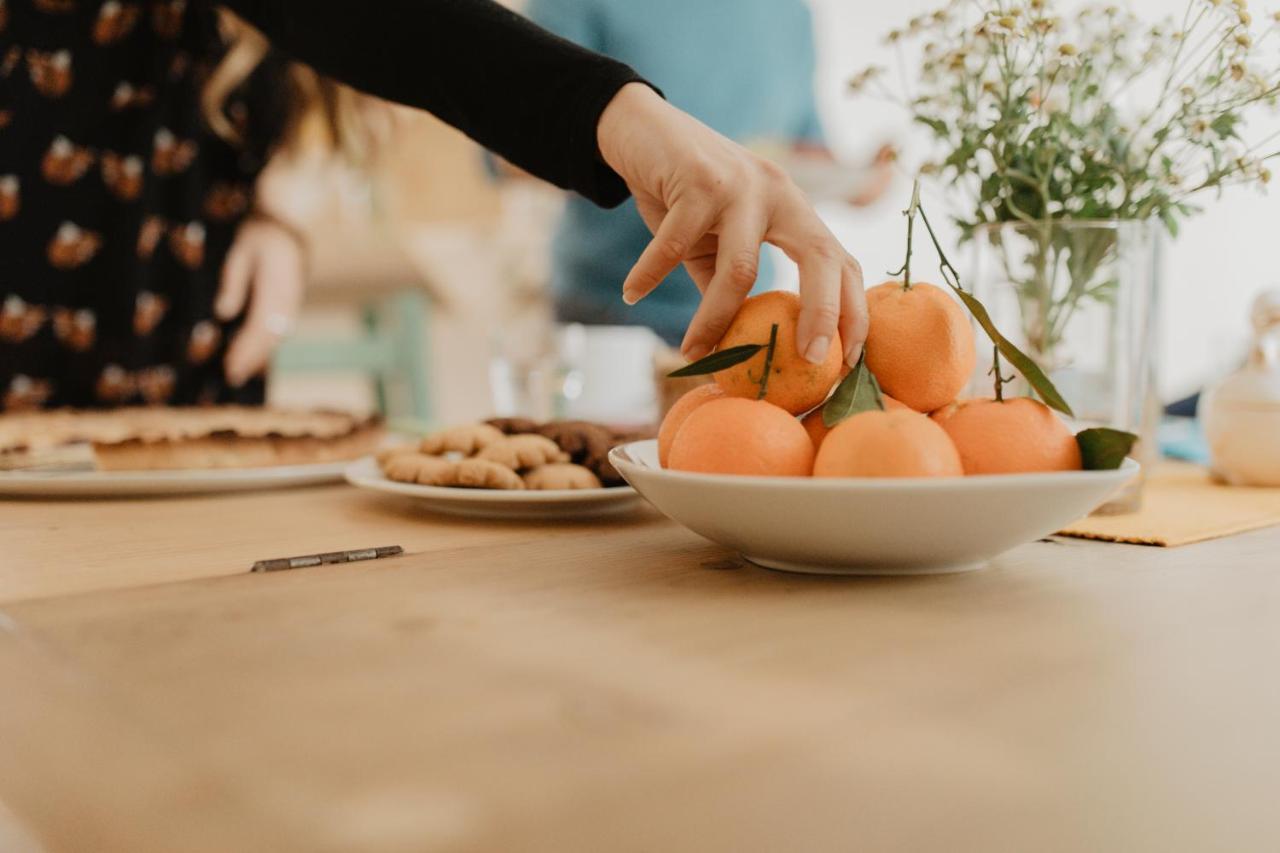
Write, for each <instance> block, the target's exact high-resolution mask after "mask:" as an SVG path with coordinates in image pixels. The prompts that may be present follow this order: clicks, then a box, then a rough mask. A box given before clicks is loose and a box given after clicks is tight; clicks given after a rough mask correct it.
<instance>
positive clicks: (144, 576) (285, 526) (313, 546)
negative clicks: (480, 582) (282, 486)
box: [0, 485, 658, 602]
mask: <svg viewBox="0 0 1280 853" xmlns="http://www.w3.org/2000/svg"><path fill="white" fill-rule="evenodd" d="M615 523H616V524H620V525H622V526H624V527H625V526H628V525H642V526H643V525H648V524H654V523H658V516H657V514H656V513H654V512H652V511H649V510H641V511H638V512H637V513H635V514H632V515H628V516H627V517H625V518H624V519H620V520H619V521H618V522H615ZM589 524H590V522H568V523H563V524H557V525H547V524H545V523H543V524H537V523H528V522H525V523H514V522H481V521H474V520H468V519H461V518H449V517H447V516H440V515H432V514H429V513H425V512H423V511H421V510H419V509H418V508H417V507H415V505H414V504H413V503H411V502H409V501H407V500H402V499H398V498H390V497H381V496H371V495H368V494H366V493H361V492H357V491H355V490H354V489H352V488H351V487H349V486H345V485H343V486H328V487H322V488H311V489H287V490H281V491H274V492H260V493H257V494H233V495H207V496H195V497H181V498H158V499H153V500H98V501H71V500H30V501H12V500H10V501H3V502H0V547H2V549H3V550H0V602H4V601H17V600H21V599H26V598H40V597H44V596H53V595H66V594H69V593H77V592H86V591H89V590H96V589H118V588H121V587H131V586H139V585H142V584H152V583H164V582H168V581H182V580H190V579H192V578H201V577H209V576H216V575H230V574H237V573H240V572H247V571H249V567H250V566H252V565H253V563H255V562H256V561H258V560H263V559H271V558H274V557H293V556H298V555H300V554H314V553H320V552H322V551H344V550H348V549H352V548H367V547H375V546H380V545H401V546H403V547H404V548H405V550H407V551H419V552H421V551H436V550H448V549H451V548H458V547H462V546H465V545H468V544H473V543H475V542H477V541H484V542H507V541H511V542H517V541H544V540H548V539H551V540H554V539H556V538H559V537H561V536H577V535H580V534H581V532H582V531H583V529H584V525H589Z"/></svg>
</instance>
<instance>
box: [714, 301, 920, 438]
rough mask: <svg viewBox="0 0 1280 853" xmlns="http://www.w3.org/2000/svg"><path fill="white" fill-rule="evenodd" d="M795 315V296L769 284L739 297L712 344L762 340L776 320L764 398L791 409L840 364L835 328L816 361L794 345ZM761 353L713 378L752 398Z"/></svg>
mask: <svg viewBox="0 0 1280 853" xmlns="http://www.w3.org/2000/svg"><path fill="white" fill-rule="evenodd" d="M799 318H800V297H798V296H796V295H795V294H794V293H789V292H786V291H782V290H773V291H769V292H768V293H761V294H758V295H756V296H752V297H751V298H749V299H748V300H747V301H746V302H744V303H742V307H741V308H739V309H738V313H737V314H736V315H734V318H733V321H732V322H731V323H730V324H729V329H728V331H726V332H725V333H724V337H723V338H721V339H720V343H719V345H718V346H717V349H728V348H729V347H735V346H740V345H742V344H767V343H768V342H769V330H770V328H771V327H772V326H773V324H775V323H776V324H777V325H778V339H777V343H776V344H775V346H774V352H773V362H772V364H771V366H770V370H769V385H768V389H767V392H766V394H765V397H764V399H765V400H768V401H769V402H770V403H773V404H774V405H777V406H781V407H782V408H784V409H786V410H787V411H788V412H790V413H791V414H793V415H798V414H801V413H802V412H807V411H809V410H810V409H812V408H813V407H814V406H816V405H818V404H819V403H821V402H822V401H823V400H825V399H827V394H828V393H830V391H831V388H832V386H833V385H835V384H836V382H838V381H839V380H840V373H841V368H842V367H843V365H844V355H843V353H844V349H843V347H842V346H841V343H840V335H839V334H837V335H835V336H834V338H832V341H831V345H830V347H828V349H827V355H826V358H824V359H823V361H822V363H821V364H813V363H811V362H809V361H807V360H806V359H805V358H804V356H803V355H801V354H800V353H799V352H798V351H797V350H796V323H797V321H798V320H799ZM766 357H767V352H766V351H765V350H761V351H760V352H758V353H756V355H754V356H753V357H751V358H749V359H747V360H746V361H744V362H742V363H741V364H737V365H734V366H733V367H731V368H729V369H728V370H722V371H720V372H719V373H717V374H716V375H715V377H716V383H717V384H719V386H720V387H721V388H723V389H724V392H725V393H726V394H728V395H729V396H731V397H748V398H751V399H754V398H755V397H756V395H757V394H758V393H759V392H760V383H759V380H760V378H761V374H762V372H763V371H764V363H765V359H766ZM944 402H945V401H944Z"/></svg>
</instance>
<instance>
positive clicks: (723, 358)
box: [667, 344, 768, 379]
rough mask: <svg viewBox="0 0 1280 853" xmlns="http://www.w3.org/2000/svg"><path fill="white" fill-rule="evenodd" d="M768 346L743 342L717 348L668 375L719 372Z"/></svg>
mask: <svg viewBox="0 0 1280 853" xmlns="http://www.w3.org/2000/svg"><path fill="white" fill-rule="evenodd" d="M766 346H768V344H743V345H742V346H737V347H729V348H728V349H722V350H717V351H716V352H713V353H711V354H710V355H705V356H703V357H702V358H700V359H698V360H697V361H695V362H694V363H693V364H686V365H685V366H684V367H682V368H680V369H679V370H673V371H671V372H670V373H668V374H667V376H668V377H669V378H671V379H677V378H679V377H681V376H705V375H706V374H708V373H719V372H720V371H721V370H728V369H729V368H730V367H733V366H734V365H735V364H742V362H744V361H746V360H747V359H749V358H751V357H752V356H753V355H755V354H756V353H758V352H760V350H762V349H764V348H765V347H766Z"/></svg>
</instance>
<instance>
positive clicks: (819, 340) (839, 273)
mask: <svg viewBox="0 0 1280 853" xmlns="http://www.w3.org/2000/svg"><path fill="white" fill-rule="evenodd" d="M596 134H597V140H598V143H599V146H600V153H601V156H603V157H604V160H605V162H606V163H608V164H609V166H610V167H612V168H613V170H614V171H615V172H617V173H618V174H619V175H621V176H622V179H623V180H624V181H626V183H627V186H628V187H630V189H631V192H632V194H633V195H634V196H635V199H636V205H637V207H638V208H639V210H640V215H641V216H642V217H644V220H645V222H646V224H648V226H649V229H650V230H651V231H653V233H654V237H653V241H652V242H651V243H650V244H649V246H648V248H646V249H645V251H644V253H643V254H642V255H641V256H640V259H639V260H638V261H637V262H636V264H635V266H634V267H632V269H631V272H630V274H629V275H628V276H627V279H626V281H625V282H624V283H623V286H622V298H623V299H624V300H626V301H627V302H628V303H635V302H637V301H639V300H640V299H643V298H644V297H645V296H646V295H647V294H648V293H649V292H650V291H652V290H653V289H654V288H655V287H657V286H658V284H659V283H660V282H661V281H662V279H663V278H665V277H666V275H667V273H669V272H671V270H673V269H675V267H676V265H677V264H680V263H683V264H684V265H685V269H687V270H688V271H689V274H690V276H692V277H693V280H694V282H695V283H697V285H698V288H699V289H700V290H701V291H702V294H703V295H702V304H701V305H700V306H699V307H698V311H697V313H696V314H695V315H694V318H693V322H692V323H691V324H690V325H689V331H688V333H687V334H686V335H685V338H684V343H683V344H682V346H681V350H682V352H683V353H684V356H685V357H686V358H689V359H697V358H701V357H702V356H704V355H706V354H707V353H709V352H710V351H711V350H712V348H713V347H714V346H715V345H716V343H718V342H719V340H720V338H721V337H723V336H724V333H725V330H726V329H728V327H729V323H730V321H732V319H733V315H734V314H735V313H736V312H737V310H738V307H739V306H740V305H741V304H742V302H743V300H744V299H746V297H747V294H748V293H749V292H750V290H751V287H752V285H754V284H755V280H756V271H757V269H758V266H759V260H760V245H761V243H772V244H773V245H775V246H777V247H778V248H780V249H782V251H784V252H786V253H787V255H788V257H790V258H791V259H792V260H793V261H795V262H796V264H798V265H799V267H800V300H801V305H802V308H801V312H800V321H799V328H798V329H797V330H796V345H797V348H798V349H799V351H800V354H801V355H803V356H804V357H805V358H806V359H808V360H810V361H814V362H819V361H821V360H822V356H823V355H824V354H825V353H826V352H827V350H828V348H829V347H830V344H831V339H832V336H833V335H834V333H835V332H836V330H837V329H839V332H840V338H841V340H842V341H843V343H844V355H845V360H846V361H847V362H848V363H849V364H851V365H852V364H854V363H855V362H856V361H857V360H858V356H859V355H860V354H861V352H862V342H863V341H864V340H865V339H866V336H867V307H866V299H865V297H864V295H863V290H862V269H861V267H859V266H858V262H857V261H856V260H854V259H853V257H852V256H850V255H849V253H848V252H846V251H845V250H844V248H843V247H842V246H841V245H840V243H839V241H837V240H836V238H835V237H834V236H833V235H832V233H831V232H830V231H829V230H828V229H827V227H826V225H824V224H823V223H822V221H821V220H820V219H819V218H818V215H817V214H816V213H815V212H814V210H813V208H812V207H811V206H810V205H809V203H808V201H807V200H806V199H805V198H804V195H803V194H802V193H801V192H800V190H799V189H798V188H796V186H795V185H794V184H793V183H792V182H791V180H790V179H789V178H788V177H787V176H786V174H785V173H784V172H783V171H782V169H780V168H779V167H778V166H776V165H774V164H773V163H770V162H769V161H767V160H764V159H761V158H760V157H757V156H755V155H754V154H752V153H751V152H749V151H747V150H746V149H745V148H743V147H742V146H740V145H737V144H736V143H734V142H732V141H730V140H728V139H726V138H724V137H723V136H721V135H720V134H718V133H716V132H715V131H713V130H711V129H710V128H708V127H707V126H706V125H703V124H702V123H700V122H698V121H697V120H696V119H694V118H692V117H691V116H689V115H686V114H685V113H683V112H681V111H680V110H678V109H676V108H675V107H672V106H671V105H669V104H668V103H667V102H666V101H664V100H663V99H662V98H661V97H659V96H658V95H657V94H656V93H655V92H654V91H653V90H652V89H650V88H649V87H648V86H645V85H643V84H639V83H632V84H629V85H627V86H624V87H623V88H622V89H621V90H619V92H618V94H617V95H615V96H614V98H613V100H612V101H610V102H609V105H608V106H607V107H606V108H605V111H604V113H603V114H602V115H601V116H600V123H599V125H598V127H597V131H596Z"/></svg>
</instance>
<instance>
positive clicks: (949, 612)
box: [0, 488, 1280, 853]
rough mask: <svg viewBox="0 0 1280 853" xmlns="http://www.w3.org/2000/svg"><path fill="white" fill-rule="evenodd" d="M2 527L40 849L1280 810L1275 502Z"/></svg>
mask: <svg viewBox="0 0 1280 853" xmlns="http://www.w3.org/2000/svg"><path fill="white" fill-rule="evenodd" d="M921 535H928V532H927V531H921ZM382 544H401V545H404V546H405V547H406V549H407V550H409V551H410V552H411V553H409V554H408V555H406V556H404V557H401V558H396V559H390V560H381V561H377V562H371V563H362V564H352V565H346V566H335V567H321V568H313V569H305V570H297V571H291V572H281V573H276V574H266V575H251V574H248V573H247V572H246V570H247V568H248V566H249V564H250V563H251V562H252V561H253V560H255V559H259V558H263V557H272V556H286V555H291V554H297V553H305V552H310V551H320V550H327V549H331V548H348V547H360V546H368V545H382ZM0 554H2V555H3V556H2V557H0V600H5V601H6V603H4V604H0V801H3V803H4V808H0V815H2V814H4V813H5V812H6V811H7V812H8V813H9V814H11V815H12V817H13V819H14V820H15V821H16V822H17V824H19V826H18V827H16V828H15V832H14V833H12V834H11V835H12V837H14V838H17V837H25V836H30V837H34V838H37V839H39V840H40V841H41V842H42V843H43V844H45V845H46V846H47V847H48V849H50V850H55V851H61V850H74V851H81V850H84V851H94V852H95V853H97V852H98V851H117V850H119V851H130V853H145V851H165V853H169V851H186V850H200V851H205V850H207V851H219V852H220V853H221V851H237V852H238V853H239V852H240V851H257V850H263V851H294V850H297V851H308V852H309V853H315V852H316V851H350V850H361V851H365V850H373V851H384V850H386V851H400V850H404V851H421V850H449V851H452V850H467V851H470V850H476V851H482V850H483V851H490V850H504V851H505V850H517V849H518V850H533V851H540V850H548V851H551V850H554V851H576V850H589V851H599V850H608V851H615V850H624V851H629V850H637V851H638V850H654V851H667V850H698V851H719V850H725V851H728V850H734V851H738V850H842V851H846V850H902V851H918V850H948V851H1029V850H1035V851H1057V850H1062V851H1082V850H1088V851H1093V850H1125V851H1147V850H1150V851H1162V853H1163V851H1182V850H1186V851H1193V850H1194V851H1211V850H1222V851H1254V850H1257V851H1262V850H1274V849H1276V846H1277V843H1278V841H1277V840H1278V839H1280V810H1277V809H1276V808H1275V801H1276V792H1277V791H1280V675H1278V672H1277V660H1278V659H1280V618H1278V617H1280V529H1272V530H1268V531H1260V532H1257V533H1253V534H1248V535H1243V536H1238V537H1234V538H1231V539H1225V540H1219V541H1216V542H1209V543H1205V544H1202V545H1196V546H1188V547H1185V548H1181V549H1177V550H1159V549H1153V548H1142V547H1136V546H1124V545H1107V544H1100V543H1087V542H1076V541H1061V542H1052V543H1038V544H1034V545H1029V546H1026V547H1023V548H1021V549H1018V550H1016V551H1014V552H1012V553H1010V554H1009V555H1007V556H1006V557H1004V558H1002V559H1000V560H999V561H997V562H996V563H995V564H994V565H993V566H991V567H990V568H988V569H986V570H985V571H981V572H976V573H972V574H964V575H951V576H936V577H917V578H904V579H874V578H862V579H857V578H821V577H805V576H792V575H785V574H777V573H772V572H768V571H763V570H760V569H756V568H753V567H750V566H748V565H744V564H742V563H741V562H739V561H738V560H736V559H735V558H734V557H733V556H732V555H731V554H729V553H727V552H725V551H723V550H722V549H720V548H718V547H716V546H713V545H710V544H708V543H707V542H705V541H703V540H701V539H699V538H697V537H696V536H694V535H692V534H690V533H687V532H685V531H684V530H682V529H680V528H678V527H676V526H674V525H672V524H670V523H667V522H665V521H663V520H661V519H659V518H657V517H656V516H654V515H652V514H651V513H648V512H640V513H638V514H636V515H634V516H631V517H629V518H627V519H619V520H615V521H610V522H602V523H594V524H586V523H579V524H562V525H545V526H539V525H531V524H513V525H504V524H490V523H476V522H460V521H448V520H443V519H439V518H434V517H431V516H427V515H424V514H421V513H419V512H417V511H416V510H414V509H412V508H410V507H408V506H407V505H405V504H400V503H394V502H387V501H385V500H382V499H376V498H370V497H366V496H364V495H362V494H359V493H356V492H354V491H350V490H347V489H341V488H326V489H317V490H312V491H295V492H281V493H275V494H267V495H258V496H240V497H210V498H190V499H183V500H172V501H170V500H157V501H139V502H107V503H87V504H84V503H41V502H30V503H4V504H0ZM6 837H9V836H6V834H5V832H4V831H3V827H0V840H3V839H4V838H6Z"/></svg>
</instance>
